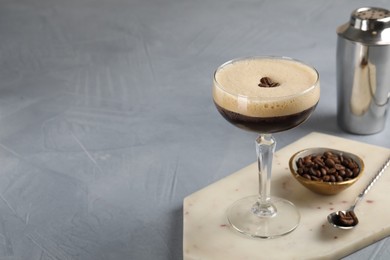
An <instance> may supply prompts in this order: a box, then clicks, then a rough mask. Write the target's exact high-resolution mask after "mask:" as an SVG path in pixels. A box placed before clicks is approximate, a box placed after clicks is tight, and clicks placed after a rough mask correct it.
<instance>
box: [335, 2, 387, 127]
mask: <svg viewBox="0 0 390 260" xmlns="http://www.w3.org/2000/svg"><path fill="white" fill-rule="evenodd" d="M337 34H338V38H337V64H336V69H337V121H338V124H339V126H340V127H341V128H342V129H344V130H345V131H348V132H351V133H355V134H374V133H377V132H380V131H382V130H383V129H384V127H385V123H386V118H387V111H388V107H389V103H390V102H389V99H390V11H388V10H386V9H383V8H376V7H363V8H359V9H356V10H355V11H353V12H352V14H351V18H350V21H349V22H348V23H346V24H344V25H341V26H340V27H338V28H337Z"/></svg>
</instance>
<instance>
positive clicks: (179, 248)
mask: <svg viewBox="0 0 390 260" xmlns="http://www.w3.org/2000/svg"><path fill="white" fill-rule="evenodd" d="M170 220H171V222H170V228H169V231H168V238H169V239H168V241H167V244H168V247H169V250H170V252H171V259H183V207H182V206H181V207H179V208H177V209H174V210H173V211H172V212H171V216H170Z"/></svg>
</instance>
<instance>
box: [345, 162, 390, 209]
mask: <svg viewBox="0 0 390 260" xmlns="http://www.w3.org/2000/svg"><path fill="white" fill-rule="evenodd" d="M389 165H390V157H389V158H387V160H386V162H385V163H384V164H383V165H382V167H381V168H380V170H379V171H378V172H377V174H375V176H374V177H372V179H371V181H370V182H369V183H368V185H367V186H366V188H364V190H363V191H362V192H360V194H359V195H358V196H357V197H356V200H355V203H353V205H352V206H351V210H353V209H354V208H355V206H356V204H357V203H358V202H359V201H361V199H362V198H363V197H364V195H366V193H367V192H368V191H369V190H370V189H371V187H372V185H374V183H375V182H376V181H377V180H378V179H379V177H381V175H382V174H383V173H384V172H385V170H386V168H387V167H388V166H389Z"/></svg>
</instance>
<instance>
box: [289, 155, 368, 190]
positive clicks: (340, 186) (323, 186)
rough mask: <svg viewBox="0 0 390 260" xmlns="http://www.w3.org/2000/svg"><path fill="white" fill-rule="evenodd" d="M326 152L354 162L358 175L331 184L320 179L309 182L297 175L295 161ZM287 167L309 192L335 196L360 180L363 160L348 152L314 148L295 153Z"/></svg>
mask: <svg viewBox="0 0 390 260" xmlns="http://www.w3.org/2000/svg"><path fill="white" fill-rule="evenodd" d="M327 151H329V152H332V153H333V154H335V155H343V156H344V157H348V158H350V159H352V160H353V161H355V162H356V164H357V165H358V167H359V169H360V170H359V173H358V175H357V176H356V177H353V178H351V179H348V180H345V181H333V182H332V181H323V180H322V179H320V180H310V179H308V178H305V177H303V176H301V175H300V174H299V173H298V166H297V161H298V160H299V158H304V157H305V156H307V155H313V154H314V155H321V154H323V153H324V152H327ZM289 167H290V171H291V174H292V176H293V177H294V178H295V179H296V180H297V181H298V182H299V183H301V184H302V185H303V186H305V187H306V188H308V189H309V190H311V191H313V192H315V193H318V194H322V195H335V194H337V193H339V192H341V191H343V190H345V189H347V188H348V187H350V186H352V185H353V184H354V183H355V182H356V181H357V180H358V179H360V177H361V176H362V174H363V170H364V163H363V160H362V159H361V158H360V157H359V156H357V155H356V154H353V153H348V152H344V151H340V150H335V149H331V148H325V147H315V148H308V149H304V150H302V151H299V152H297V153H295V154H294V155H293V156H292V157H291V158H290V161H289Z"/></svg>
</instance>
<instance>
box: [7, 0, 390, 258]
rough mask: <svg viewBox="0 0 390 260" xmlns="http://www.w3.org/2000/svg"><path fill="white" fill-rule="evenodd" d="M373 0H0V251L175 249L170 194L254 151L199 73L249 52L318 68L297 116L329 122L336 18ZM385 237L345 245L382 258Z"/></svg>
mask: <svg viewBox="0 0 390 260" xmlns="http://www.w3.org/2000/svg"><path fill="white" fill-rule="evenodd" d="M367 5H370V6H379V7H385V8H389V7H390V4H389V2H388V0H383V1H361V0H357V1H353V0H349V1H325V0H321V1H304V0H296V1H288V0H285V1H256V0H240V1H238V0H208V1H200V0H182V1H179V0H154V1H153V0H106V1H104V0H69V1H63V0H51V1H49V0H0V61H1V63H0V165H1V166H0V260H3V259H4V260H6V259H7V260H10V259H12V260H19V259H28V260H35V259H41V260H43V259H45V260H47V259H61V260H65V259H83V260H88V259H91V260H99V259H102V260H103V259H104V260H106V259H121V260H122V259H182V257H183V255H182V235H183V227H182V219H183V215H182V202H183V199H184V198H185V197H186V196H188V195H190V194H191V193H193V192H195V191H197V190H199V189H201V188H203V187H205V186H207V185H209V184H211V183H213V182H215V181H217V180H219V179H221V178H223V177H225V176H228V175H230V174H231V173H233V172H235V171H237V170H239V169H241V168H243V167H244V166H246V165H248V164H250V163H253V162H254V161H255V154H254V153H255V152H254V138H255V134H254V133H249V132H245V131H242V130H239V129H236V128H235V127H233V126H231V125H229V124H228V123H227V122H225V121H224V119H223V118H222V117H221V116H220V115H219V114H218V112H217V111H216V109H215V108H214V105H213V102H212V98H211V83H212V73H213V71H214V70H215V68H216V67H217V66H219V65H220V64H221V63H223V62H225V61H227V60H230V59H232V58H236V57H242V56H249V55H283V56H290V57H293V58H296V59H300V60H303V61H305V62H307V63H309V64H311V65H313V66H314V67H316V68H317V70H318V71H319V73H320V77H321V87H322V93H321V95H322V96H321V101H320V103H319V105H318V107H317V110H316V111H315V113H314V114H313V115H312V117H311V118H310V119H309V121H307V122H306V123H305V124H304V125H301V126H300V127H298V128H296V129H293V130H290V131H288V132H284V133H279V134H276V138H277V140H278V147H277V149H280V148H282V147H284V146H286V145H288V144H290V143H292V142H294V141H296V140H297V139H299V138H301V137H303V136H305V135H306V134H308V133H310V132H312V131H317V132H323V133H327V134H332V135H337V136H341V137H345V138H349V139H354V140H357V141H361V142H365V143H370V144H373V145H379V146H383V147H387V148H390V122H389V123H388V124H387V127H386V128H385V130H384V131H382V132H381V133H379V134H375V135H367V136H359V135H352V134H348V133H346V132H343V131H341V130H340V129H339V127H338V126H337V124H336V119H335V117H336V84H335V82H336V80H335V75H336V69H335V51H336V49H335V48H336V33H335V30H336V27H337V26H339V25H341V24H342V23H345V22H346V21H347V20H348V19H349V15H350V13H351V11H352V10H354V9H355V8H357V7H361V6H367ZM389 257H390V239H386V238H385V239H384V240H382V241H379V242H376V243H374V244H372V245H370V246H368V247H366V248H364V249H362V250H359V251H357V252H355V253H353V254H352V255H349V256H346V259H368V258H370V259H388V258H389Z"/></svg>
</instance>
